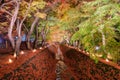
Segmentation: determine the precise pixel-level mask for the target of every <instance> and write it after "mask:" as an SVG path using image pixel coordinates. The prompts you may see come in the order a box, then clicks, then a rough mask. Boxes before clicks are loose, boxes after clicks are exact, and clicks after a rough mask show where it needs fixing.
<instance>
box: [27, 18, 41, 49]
mask: <svg viewBox="0 0 120 80" xmlns="http://www.w3.org/2000/svg"><path fill="white" fill-rule="evenodd" d="M39 19H40V18H39V17H36V18H35V20H34V21H33V23H32V25H31V28H30V31H29V32H28V35H27V47H28V49H31V46H30V36H31V34H32V32H33V30H34V28H35V26H36V24H37V23H38V21H39Z"/></svg>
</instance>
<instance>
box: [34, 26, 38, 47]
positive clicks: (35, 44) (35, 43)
mask: <svg viewBox="0 0 120 80" xmlns="http://www.w3.org/2000/svg"><path fill="white" fill-rule="evenodd" d="M35 29H36V30H35V34H36V35H35V42H34V48H37V45H38V44H37V42H38V25H37V26H36V28H35Z"/></svg>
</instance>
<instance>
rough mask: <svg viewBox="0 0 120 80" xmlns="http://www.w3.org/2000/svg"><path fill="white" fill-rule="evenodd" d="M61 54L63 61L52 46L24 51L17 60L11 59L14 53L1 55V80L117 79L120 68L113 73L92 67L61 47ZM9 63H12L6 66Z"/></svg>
mask: <svg viewBox="0 0 120 80" xmlns="http://www.w3.org/2000/svg"><path fill="white" fill-rule="evenodd" d="M9 49H10V48H9ZM60 50H61V52H62V59H60V58H61V57H60V56H58V55H57V49H56V45H53V44H52V45H48V46H47V47H44V48H42V49H36V50H31V51H30V50H29V51H28V50H24V54H23V53H21V54H20V55H19V57H17V58H15V57H13V52H10V53H1V54H0V80H87V79H90V80H96V79H97V80H114V79H115V80H119V79H120V66H117V67H119V69H116V68H114V67H113V66H110V65H106V64H105V63H104V64H105V65H104V64H103V63H101V62H100V63H99V64H95V63H94V61H93V60H91V59H90V58H89V57H88V56H87V55H85V54H84V53H82V52H81V51H77V50H76V49H73V48H69V47H67V46H63V45H61V46H60ZM0 51H1V50H0ZM4 51H5V52H6V51H11V50H4ZM58 58H59V59H58ZM9 59H11V60H12V62H9ZM103 62H105V61H103ZM114 66H116V65H114ZM91 71H94V72H91ZM103 71H106V72H103Z"/></svg>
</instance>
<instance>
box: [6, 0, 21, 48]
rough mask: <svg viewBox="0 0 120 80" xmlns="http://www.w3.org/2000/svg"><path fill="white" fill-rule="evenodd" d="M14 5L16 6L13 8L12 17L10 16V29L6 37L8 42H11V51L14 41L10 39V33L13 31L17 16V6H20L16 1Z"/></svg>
mask: <svg viewBox="0 0 120 80" xmlns="http://www.w3.org/2000/svg"><path fill="white" fill-rule="evenodd" d="M16 4H17V6H16V7H15V12H14V15H13V16H12V20H11V23H10V27H9V28H8V37H9V40H10V42H11V45H12V48H13V49H14V48H15V41H14V38H13V37H12V31H13V26H14V23H15V21H16V19H17V15H18V11H19V6H20V5H19V3H18V2H17V1H16Z"/></svg>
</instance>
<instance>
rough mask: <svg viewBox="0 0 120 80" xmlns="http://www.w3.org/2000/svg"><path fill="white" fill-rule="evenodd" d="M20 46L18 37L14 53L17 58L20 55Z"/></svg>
mask: <svg viewBox="0 0 120 80" xmlns="http://www.w3.org/2000/svg"><path fill="white" fill-rule="evenodd" d="M20 45H21V36H19V37H18V40H17V41H16V47H15V53H16V55H17V56H18V55H19V53H20Z"/></svg>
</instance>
